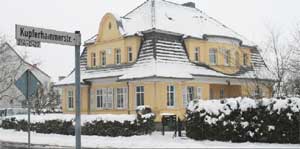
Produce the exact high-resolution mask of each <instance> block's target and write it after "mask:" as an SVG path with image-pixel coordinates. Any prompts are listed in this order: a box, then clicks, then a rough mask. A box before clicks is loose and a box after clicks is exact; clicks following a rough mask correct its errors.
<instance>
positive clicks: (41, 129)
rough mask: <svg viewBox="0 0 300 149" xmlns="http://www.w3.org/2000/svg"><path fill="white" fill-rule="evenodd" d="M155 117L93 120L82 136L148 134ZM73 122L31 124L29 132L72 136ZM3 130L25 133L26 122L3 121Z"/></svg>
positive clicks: (152, 129)
mask: <svg viewBox="0 0 300 149" xmlns="http://www.w3.org/2000/svg"><path fill="white" fill-rule="evenodd" d="M154 119H155V116H154V114H152V113H149V114H148V117H146V116H144V115H138V116H137V119H136V120H134V121H124V122H123V123H121V122H118V121H103V120H94V121H92V122H87V123H85V124H84V125H83V126H82V127H81V133H82V135H98V136H111V137H116V136H132V135H143V134H150V133H152V132H153V131H154ZM73 123H74V122H73V120H70V121H63V120H46V121H45V122H43V123H39V122H38V123H33V124H31V130H32V131H35V132H37V133H45V134H63V135H74V134H75V130H74V125H73ZM0 127H2V128H3V129H15V130H17V131H20V130H22V131H27V121H25V120H16V119H15V118H10V119H5V120H3V121H2V124H1V126H0Z"/></svg>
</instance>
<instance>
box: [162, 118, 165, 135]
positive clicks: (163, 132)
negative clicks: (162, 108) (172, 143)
mask: <svg viewBox="0 0 300 149" xmlns="http://www.w3.org/2000/svg"><path fill="white" fill-rule="evenodd" d="M161 124H162V135H163V136H164V135H165V117H164V116H162V118H161Z"/></svg>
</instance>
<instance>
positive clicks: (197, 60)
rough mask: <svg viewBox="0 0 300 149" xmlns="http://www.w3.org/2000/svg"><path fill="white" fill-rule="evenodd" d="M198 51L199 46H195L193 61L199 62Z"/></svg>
mask: <svg viewBox="0 0 300 149" xmlns="http://www.w3.org/2000/svg"><path fill="white" fill-rule="evenodd" d="M199 53H200V48H195V53H194V54H195V55H194V56H195V62H199Z"/></svg>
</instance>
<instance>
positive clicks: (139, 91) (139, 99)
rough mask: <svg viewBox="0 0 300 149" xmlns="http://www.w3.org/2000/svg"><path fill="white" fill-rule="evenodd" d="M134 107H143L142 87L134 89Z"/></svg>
mask: <svg viewBox="0 0 300 149" xmlns="http://www.w3.org/2000/svg"><path fill="white" fill-rule="evenodd" d="M136 105H137V106H141V105H144V86H137V87H136Z"/></svg>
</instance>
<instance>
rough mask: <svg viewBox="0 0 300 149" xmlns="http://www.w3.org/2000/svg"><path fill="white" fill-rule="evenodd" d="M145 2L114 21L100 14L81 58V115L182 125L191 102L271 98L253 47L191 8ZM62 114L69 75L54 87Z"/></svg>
mask: <svg viewBox="0 0 300 149" xmlns="http://www.w3.org/2000/svg"><path fill="white" fill-rule="evenodd" d="M194 6H195V5H194V4H193V3H187V4H184V5H180V4H176V3H173V2H168V1H165V0H148V1H146V2H144V3H143V4H141V5H140V6H138V7H137V8H135V9H133V10H132V11H130V12H129V13H127V14H126V15H125V16H123V17H118V16H117V15H114V14H112V13H107V14H106V15H105V16H104V17H103V18H102V20H101V23H100V26H99V32H98V34H97V35H95V36H94V37H92V38H91V39H89V40H87V41H86V42H85V45H84V46H85V49H84V51H83V53H82V55H81V78H82V80H81V82H82V85H81V110H82V113H86V114H95V113H112V114H121V113H134V112H135V109H136V107H137V106H139V105H149V106H150V107H151V108H152V110H153V111H154V112H155V113H156V114H157V121H159V120H160V115H161V114H162V113H174V114H176V115H178V116H179V117H183V116H184V113H185V107H186V105H187V103H188V102H189V101H191V100H192V99H195V98H201V99H212V98H226V97H237V96H254V95H261V96H267V97H269V96H271V93H272V86H271V84H272V82H273V80H274V79H273V78H272V77H271V76H272V75H271V73H270V72H269V70H268V68H267V67H266V65H265V63H264V61H263V59H262V57H261V55H260V53H259V51H258V49H257V47H256V46H255V45H254V44H253V43H251V42H249V41H248V40H247V39H245V38H244V37H243V36H241V35H239V34H237V33H236V32H234V31H233V30H231V29H230V28H228V27H226V26H225V25H223V24H221V23H220V22H219V21H217V20H216V19H214V18H212V17H209V16H208V15H206V14H205V13H203V12H202V11H201V10H199V9H197V8H195V7H194ZM56 85H57V86H61V87H62V88H63V95H62V107H63V112H64V113H73V112H74V109H75V86H74V72H72V73H71V74H70V75H69V76H67V77H66V78H65V79H63V80H61V81H59V82H58V83H57V84H56Z"/></svg>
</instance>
